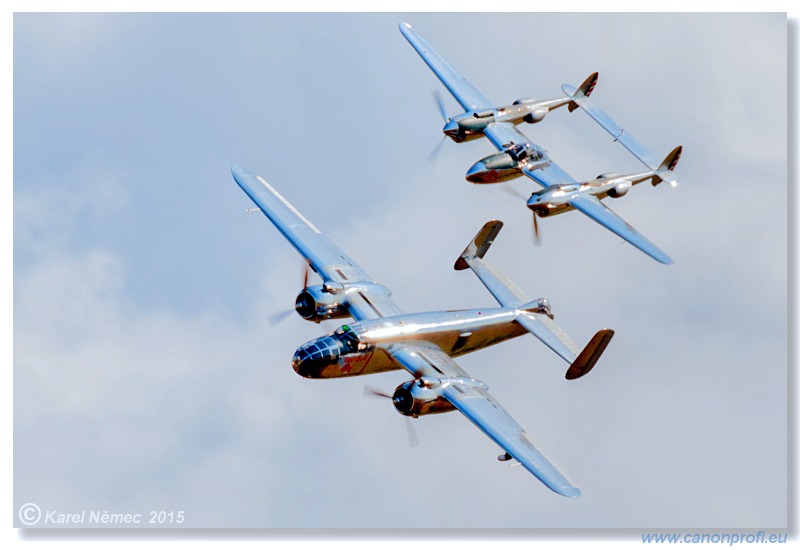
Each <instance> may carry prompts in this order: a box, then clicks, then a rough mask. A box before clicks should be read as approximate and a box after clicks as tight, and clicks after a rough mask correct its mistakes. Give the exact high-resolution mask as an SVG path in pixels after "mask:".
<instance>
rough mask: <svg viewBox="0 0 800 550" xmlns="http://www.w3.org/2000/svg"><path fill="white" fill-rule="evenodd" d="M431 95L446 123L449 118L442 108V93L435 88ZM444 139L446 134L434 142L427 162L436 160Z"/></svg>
mask: <svg viewBox="0 0 800 550" xmlns="http://www.w3.org/2000/svg"><path fill="white" fill-rule="evenodd" d="M431 95H432V96H433V100H434V101H435V102H436V105H437V107H438V108H439V114H441V115H442V119H443V120H444V122H445V124H447V121H448V120H450V119H449V118H448V117H447V111H446V110H445V108H444V100H442V94H441V93H439V90H436V91H435V92H431ZM446 139H447V136H446V135H443V136H442V139H440V140H439V143H437V144H436V147H434V148H433V150H432V151H431V152H430V154H429V155H428V162H431V163H433V162H435V161H436V159H438V158H439V153H441V151H442V145H444V142H445V140H446Z"/></svg>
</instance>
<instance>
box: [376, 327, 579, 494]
mask: <svg viewBox="0 0 800 550" xmlns="http://www.w3.org/2000/svg"><path fill="white" fill-rule="evenodd" d="M389 352H390V353H391V355H392V357H394V359H395V361H397V362H398V363H399V364H401V365H402V366H403V367H405V369H406V370H408V371H409V372H410V373H411V374H413V375H414V377H415V378H421V377H423V376H426V377H430V378H433V379H438V380H439V381H440V386H439V389H438V391H439V394H440V395H441V396H442V397H444V398H445V399H447V400H448V401H449V402H450V403H452V404H453V406H454V407H455V408H456V409H458V410H459V411H460V412H461V413H462V414H463V415H464V416H466V417H467V418H468V419H469V420H470V421H471V422H472V423H473V424H475V425H476V426H477V427H478V429H480V430H481V431H482V432H483V433H484V434H486V435H487V436H488V437H489V439H491V440H492V441H494V442H495V443H497V444H498V445H499V446H500V447H501V448H502V449H503V450H504V451H505V452H506V453H508V455H510V456H511V457H512V458H514V459H516V460H517V461H519V463H520V464H522V465H523V466H524V467H525V469H526V470H528V471H529V472H530V473H532V474H533V475H535V476H536V477H537V478H538V479H539V480H540V481H541V482H542V483H544V484H545V485H547V486H548V487H549V488H550V489H552V490H553V491H555V492H556V493H559V494H561V495H564V496H567V497H571V498H577V497H579V496H580V495H581V491H580V489H578V488H577V487H576V486H575V485H574V484H573V483H572V482H571V481H570V480H569V479H567V477H566V476H565V475H564V474H563V473H561V472H560V471H559V469H558V468H557V467H556V466H555V465H554V464H553V463H552V462H550V461H549V460H548V459H547V457H545V456H544V455H543V454H542V453H541V451H539V450H538V449H537V448H536V447H535V446H534V444H533V441H531V439H530V437H529V436H528V434H527V433H526V432H525V430H523V429H522V427H521V426H520V425H519V424H517V422H516V421H515V420H514V419H513V418H512V417H511V415H510V414H509V413H508V411H506V410H505V409H504V408H503V406H502V405H500V403H499V402H498V401H497V400H496V399H495V398H494V397H492V395H491V394H490V393H489V392H488V391H487V389H486V385H485V384H484V383H483V382H480V381H478V380H475V379H473V378H470V377H469V375H467V373H466V372H464V370H463V369H462V368H461V367H459V366H458V365H457V364H456V362H455V361H453V359H452V358H450V357H449V356H448V355H447V354H446V353H444V352H443V351H442V350H441V349H439V348H437V347H436V346H434V345H432V344H428V343H416V342H415V343H400V344H394V345H393V346H392V347H390V348H389Z"/></svg>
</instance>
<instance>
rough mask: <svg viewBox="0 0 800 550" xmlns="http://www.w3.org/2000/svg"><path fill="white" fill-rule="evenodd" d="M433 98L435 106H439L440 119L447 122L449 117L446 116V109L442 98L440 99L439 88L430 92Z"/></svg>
mask: <svg viewBox="0 0 800 550" xmlns="http://www.w3.org/2000/svg"><path fill="white" fill-rule="evenodd" d="M432 94H433V100H434V101H435V102H436V106H437V107H439V114H440V115H442V119H443V120H444V121H445V122H447V121H448V120H449V119H448V117H447V110H446V109H445V108H444V100H443V99H442V94H441V92H439V90H436V91H435V92H432Z"/></svg>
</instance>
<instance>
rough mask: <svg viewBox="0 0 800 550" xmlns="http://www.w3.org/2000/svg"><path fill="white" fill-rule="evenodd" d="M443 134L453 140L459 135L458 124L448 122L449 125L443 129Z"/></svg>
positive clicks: (452, 121) (451, 121)
mask: <svg viewBox="0 0 800 550" xmlns="http://www.w3.org/2000/svg"><path fill="white" fill-rule="evenodd" d="M442 132H444V133H445V134H447V135H448V136H450V137H451V138H454V137H456V136H457V135H458V124H456V122H455V121H454V120H448V121H447V124H445V125H444V128H442Z"/></svg>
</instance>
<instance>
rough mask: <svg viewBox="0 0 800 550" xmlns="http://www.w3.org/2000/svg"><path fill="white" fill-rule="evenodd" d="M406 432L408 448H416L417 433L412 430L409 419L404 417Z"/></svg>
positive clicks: (417, 443) (417, 441)
mask: <svg viewBox="0 0 800 550" xmlns="http://www.w3.org/2000/svg"><path fill="white" fill-rule="evenodd" d="M406 431H407V432H408V446H409V447H416V446H417V445H419V438H418V437H417V431H416V430H415V429H414V424H412V423H411V418H409V417H408V416H406Z"/></svg>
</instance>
